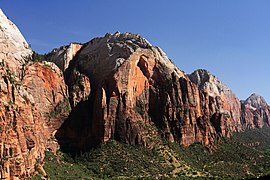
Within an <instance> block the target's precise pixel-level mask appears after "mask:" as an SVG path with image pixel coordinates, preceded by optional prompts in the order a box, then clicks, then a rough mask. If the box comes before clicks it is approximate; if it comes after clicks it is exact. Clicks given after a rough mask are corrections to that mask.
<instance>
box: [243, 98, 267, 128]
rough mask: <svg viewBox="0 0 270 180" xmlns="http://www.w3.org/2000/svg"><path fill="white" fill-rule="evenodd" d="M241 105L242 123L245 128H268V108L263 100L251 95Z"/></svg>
mask: <svg viewBox="0 0 270 180" xmlns="http://www.w3.org/2000/svg"><path fill="white" fill-rule="evenodd" d="M241 104H242V114H241V115H242V121H243V124H244V127H245V128H262V127H263V126H270V106H269V105H268V104H267V103H266V101H265V100H264V98H263V97H262V96H260V95H257V94H255V93H254V94H252V95H251V96H250V97H249V98H247V99H246V100H245V101H241Z"/></svg>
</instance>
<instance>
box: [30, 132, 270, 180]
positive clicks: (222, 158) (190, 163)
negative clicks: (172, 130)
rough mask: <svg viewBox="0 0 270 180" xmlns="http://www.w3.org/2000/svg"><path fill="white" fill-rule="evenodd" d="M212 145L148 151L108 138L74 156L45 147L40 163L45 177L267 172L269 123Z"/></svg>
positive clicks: (231, 175) (224, 175)
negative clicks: (50, 150) (103, 142)
mask: <svg viewBox="0 0 270 180" xmlns="http://www.w3.org/2000/svg"><path fill="white" fill-rule="evenodd" d="M217 147H218V148H217V149H213V148H209V147H205V146H203V145H201V144H194V145H192V146H190V147H189V148H183V147H181V146H179V145H177V144H170V143H164V144H159V145H157V147H156V148H155V149H153V150H149V149H145V148H142V147H138V146H129V145H125V144H121V143H119V142H116V141H110V142H109V143H108V144H106V145H102V146H101V147H100V148H98V149H94V150H91V151H89V152H88V153H83V154H79V155H76V157H71V156H70V155H68V154H64V153H61V152H58V154H57V156H55V155H53V154H52V153H50V152H47V154H46V160H45V166H44V168H45V170H46V172H47V175H48V176H49V177H50V178H51V179H106V178H109V179H119V178H133V179H140V178H144V179H156V178H160V179H167V178H169V179H171V178H176V179H183V178H187V179H190V178H192V179H194V178H196V179H198V178H214V179H215V178H217V179H219V178H222V179H224V178H226V179H230V178H231V179H246V178H256V177H260V176H266V175H270V128H263V129H260V130H259V129H255V130H248V131H246V132H245V133H237V134H234V135H233V137H232V138H231V139H222V140H221V141H220V142H219V143H218V144H217ZM35 178H38V176H36V177H35Z"/></svg>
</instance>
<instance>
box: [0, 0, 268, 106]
mask: <svg viewBox="0 0 270 180" xmlns="http://www.w3.org/2000/svg"><path fill="white" fill-rule="evenodd" d="M0 8H2V10H3V11H4V12H5V14H6V15H7V16H8V17H9V18H10V19H11V20H12V21H13V22H15V23H16V25H17V26H18V27H19V28H20V30H21V31H22V33H23V35H24V36H25V38H26V40H27V41H28V42H29V44H31V47H32V48H33V49H34V50H35V51H37V52H39V53H46V52H48V51H50V50H51V49H53V48H55V47H58V46H61V45H66V44H69V42H87V41H89V40H91V39H92V38H94V37H97V36H103V35H104V34H105V33H106V32H116V31H120V32H132V33H136V34H141V35H142V36H143V37H145V38H146V39H148V40H149V41H150V42H151V43H152V44H153V45H155V46H160V47H161V48H162V49H163V50H164V51H165V52H166V53H167V55H168V56H169V57H170V58H171V59H172V60H173V61H174V62H175V64H176V65H177V66H178V67H179V68H180V69H181V70H184V71H185V72H186V73H191V72H192V71H193V70H195V69H198V68H204V69H207V70H209V71H210V72H211V73H212V74H214V75H216V76H217V77H218V78H219V79H220V80H222V81H223V82H224V83H225V84H227V85H228V86H229V87H230V88H231V89H232V90H233V91H234V92H235V93H236V94H237V96H238V97H239V98H240V99H246V98H247V97H248V96H249V95H250V94H251V93H253V92H256V93H258V94H260V95H262V96H264V97H265V99H266V100H267V101H268V102H269V103H270V80H269V79H270V78H269V74H270V71H269V69H270V1H269V0H78V1H74V0H43V1H41V0H39V1H38V0H25V1H22V0H0Z"/></svg>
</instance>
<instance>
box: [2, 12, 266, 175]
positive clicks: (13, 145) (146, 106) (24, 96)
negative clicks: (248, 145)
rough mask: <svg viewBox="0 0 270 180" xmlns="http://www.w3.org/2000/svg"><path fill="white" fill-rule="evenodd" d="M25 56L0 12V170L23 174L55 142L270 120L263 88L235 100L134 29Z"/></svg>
mask: <svg viewBox="0 0 270 180" xmlns="http://www.w3.org/2000/svg"><path fill="white" fill-rule="evenodd" d="M31 55H32V50H31V49H30V48H29V46H28V44H27V42H26V41H25V40H24V38H23V36H22V35H21V33H20V32H19V30H18V29H17V27H16V26H15V25H14V24H13V23H12V22H10V21H9V20H8V19H7V18H6V16H5V15H4V14H3V12H2V11H0V179H24V178H25V177H29V175H30V174H31V173H33V172H34V171H35V170H36V169H37V168H42V167H41V164H42V161H43V158H44V156H45V155H44V151H45V150H46V149H50V150H52V151H56V149H57V148H58V145H59V144H60V146H61V148H62V149H63V150H65V151H68V152H74V151H84V150H88V149H89V148H91V147H96V146H98V145H100V144H101V143H106V142H107V141H108V140H110V139H115V140H118V141H120V142H124V143H127V144H132V145H133V144H138V145H143V146H145V147H148V148H152V147H154V145H155V144H157V143H159V142H160V139H161V138H165V139H167V140H168V141H171V142H177V143H179V144H181V145H184V146H189V145H191V144H193V143H194V142H200V143H202V144H205V145H212V144H213V143H214V141H215V140H217V139H218V138H219V137H222V136H223V137H225V136H226V137H230V135H231V134H232V132H235V131H243V130H245V129H246V128H261V127H262V126H265V125H266V126H269V125H270V116H269V112H270V107H269V106H268V105H267V103H266V102H265V100H264V99H263V98H262V97H260V96H258V95H255V94H253V95H252V96H251V97H249V98H248V99H247V100H246V101H241V103H240V101H239V99H238V98H237V97H236V96H235V95H234V94H233V92H232V91H231V90H230V89H229V88H228V87H227V86H226V85H224V84H223V83H222V82H221V81H219V80H218V79H217V78H216V77H215V76H213V75H211V74H210V73H209V72H208V71H206V70H196V71H194V72H193V73H192V74H190V75H187V74H185V73H184V72H183V71H181V70H179V69H178V68H177V67H176V66H175V65H174V63H173V62H172V61H171V60H170V59H169V58H168V57H167V56H166V54H165V53H164V52H163V51H162V50H161V49H160V48H158V47H154V46H152V45H151V44H150V43H149V42H148V41H147V40H146V39H144V38H142V37H141V36H139V35H136V34H131V33H124V34H120V33H118V32H117V33H115V34H109V33H108V34H106V35H105V37H102V38H95V39H93V40H91V41H90V42H88V43H86V44H84V45H81V44H76V43H71V44H70V45H69V46H63V47H60V48H58V49H54V50H53V51H52V52H51V53H49V54H48V55H46V59H47V60H48V61H50V62H35V63H34V62H33V61H31ZM53 63H55V64H56V65H55V64H53ZM59 68H60V69H59ZM63 72H64V74H63ZM66 84H67V86H66ZM70 111H71V112H70ZM55 138H56V139H57V141H56V139H55ZM57 143H59V144H57ZM41 171H42V169H41Z"/></svg>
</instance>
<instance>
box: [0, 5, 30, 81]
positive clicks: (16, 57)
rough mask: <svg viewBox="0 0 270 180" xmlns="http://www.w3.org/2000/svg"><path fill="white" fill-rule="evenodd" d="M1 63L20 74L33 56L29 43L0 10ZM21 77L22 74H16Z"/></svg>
mask: <svg viewBox="0 0 270 180" xmlns="http://www.w3.org/2000/svg"><path fill="white" fill-rule="evenodd" d="M0 50H1V51H0V62H7V61H8V62H9V63H7V65H8V68H9V69H10V70H12V71H13V72H14V73H20V72H21V69H23V66H24V64H25V63H26V61H27V60H28V59H29V57H30V56H31V55H32V50H31V49H30V47H29V45H28V43H27V42H26V41H25V39H24V37H23V36H22V34H21V33H20V31H19V29H18V28H17V27H16V25H15V24H13V23H12V22H11V21H10V20H9V19H8V18H7V17H6V16H5V14H4V13H3V11H2V10H1V9H0ZM16 75H17V76H20V75H21V74H16Z"/></svg>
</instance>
